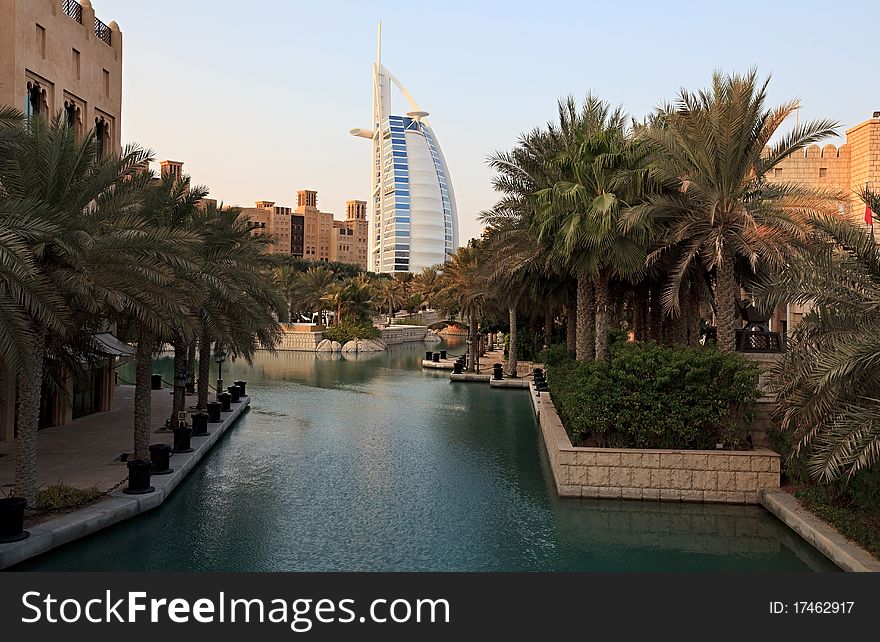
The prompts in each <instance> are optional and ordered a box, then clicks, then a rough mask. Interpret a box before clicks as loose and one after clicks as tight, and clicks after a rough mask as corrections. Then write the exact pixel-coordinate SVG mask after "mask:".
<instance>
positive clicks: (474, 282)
mask: <svg viewBox="0 0 880 642" xmlns="http://www.w3.org/2000/svg"><path fill="white" fill-rule="evenodd" d="M479 254H480V250H479V249H478V248H477V247H472V246H468V247H460V248H458V250H456V252H455V254H453V255H452V259H451V260H450V261H449V262H448V263H447V264H446V265H445V266H444V268H443V274H442V287H441V289H440V293H439V296H440V298H442V299H443V300H445V301H448V302H451V303H452V304H453V305H454V308H455V310H454V311H455V312H458V313H460V314H462V315H464V316H466V317H467V318H468V321H469V327H468V338H469V341H470V353H469V355H468V356H469V362H468V364H469V369H470V370H472V371H473V370H474V369H475V364H476V362H477V350H478V345H477V320H478V319H479V316H480V311H481V308H482V305H483V302H484V300H485V299H486V298H487V297H488V296H489V294H490V290H489V286H488V284H487V282H486V280H485V278H484V277H483V276H482V273H481V270H480V265H479V261H478V258H479Z"/></svg>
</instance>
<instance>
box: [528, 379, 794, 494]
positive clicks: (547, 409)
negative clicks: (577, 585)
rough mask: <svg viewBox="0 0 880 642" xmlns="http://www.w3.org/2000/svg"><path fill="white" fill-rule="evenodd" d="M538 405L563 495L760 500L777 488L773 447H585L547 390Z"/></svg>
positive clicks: (776, 456)
mask: <svg viewBox="0 0 880 642" xmlns="http://www.w3.org/2000/svg"><path fill="white" fill-rule="evenodd" d="M531 394H532V398H533V400H534V403H535V410H536V413H537V415H538V422H539V424H540V428H541V434H542V436H543V439H544V445H545V446H546V448H547V454H548V456H549V459H550V467H551V470H552V471H553V478H554V481H555V482H556V490H557V492H558V493H559V495H560V496H562V497H599V498H616V499H653V500H665V501H690V502H721V503H733V504H757V503H758V491H759V490H761V489H763V488H778V487H779V470H780V456H779V454H777V453H775V452H773V451H772V450H767V449H764V448H759V449H755V450H748V451H727V450H647V449H626V448H581V447H575V446H572V445H571V441H570V440H569V438H568V434H567V433H566V432H565V428H564V427H563V425H562V421H561V419H560V418H559V415H558V414H557V412H556V408H555V407H554V405H553V401H552V399H551V398H550V395H548V394H547V393H546V392H544V393H541V396H540V397H536V396H535V393H534V389H533V388H532V389H531Z"/></svg>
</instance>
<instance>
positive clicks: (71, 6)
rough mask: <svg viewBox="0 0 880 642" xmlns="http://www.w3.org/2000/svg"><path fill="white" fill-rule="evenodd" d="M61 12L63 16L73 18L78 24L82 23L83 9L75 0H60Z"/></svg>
mask: <svg viewBox="0 0 880 642" xmlns="http://www.w3.org/2000/svg"><path fill="white" fill-rule="evenodd" d="M61 11H62V12H63V13H64V15H65V16H68V17H69V18H73V19H74V20H76V21H77V22H78V23H80V24H82V23H83V8H82V5H81V4H80V3H79V2H77V1H76V0H61Z"/></svg>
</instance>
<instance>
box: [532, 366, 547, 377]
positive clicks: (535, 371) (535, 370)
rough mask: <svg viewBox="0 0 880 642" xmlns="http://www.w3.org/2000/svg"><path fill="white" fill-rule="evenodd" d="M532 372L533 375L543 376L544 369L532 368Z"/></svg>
mask: <svg viewBox="0 0 880 642" xmlns="http://www.w3.org/2000/svg"><path fill="white" fill-rule="evenodd" d="M532 374H533V375H535V376H536V377H543V376H544V369H543V368H535V369H534V370H532Z"/></svg>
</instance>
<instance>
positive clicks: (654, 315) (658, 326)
mask: <svg viewBox="0 0 880 642" xmlns="http://www.w3.org/2000/svg"><path fill="white" fill-rule="evenodd" d="M660 290H661V286H660V285H659V284H657V285H654V286H652V287H651V289H650V297H651V299H650V305H649V313H648V324H649V328H648V339H650V340H651V341H660V339H661V337H662V336H663V332H662V325H663V309H662V307H661V305H660Z"/></svg>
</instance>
